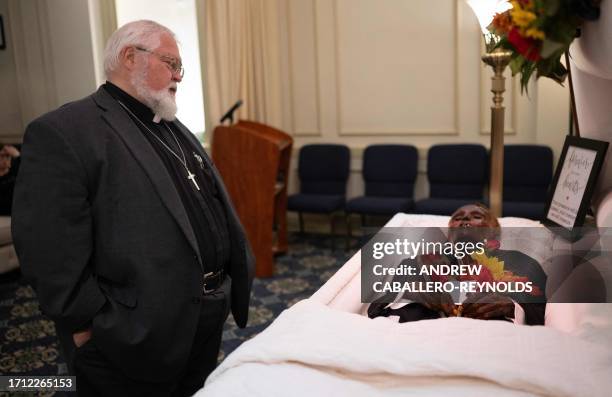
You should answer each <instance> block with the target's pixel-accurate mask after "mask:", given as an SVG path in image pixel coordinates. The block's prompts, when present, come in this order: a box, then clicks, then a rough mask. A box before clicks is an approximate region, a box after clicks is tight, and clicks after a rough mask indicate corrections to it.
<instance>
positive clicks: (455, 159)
mask: <svg viewBox="0 0 612 397" xmlns="http://www.w3.org/2000/svg"><path fill="white" fill-rule="evenodd" d="M487 159H488V156H487V150H486V149H485V147H484V146H482V145H474V144H461V145H434V146H432V147H431V148H430V149H429V152H428V153H427V179H428V181H429V198H426V199H423V200H419V201H417V202H416V204H415V212H416V213H419V214H435V215H451V214H452V213H453V212H454V211H455V210H456V209H457V208H459V207H461V206H463V205H466V204H471V203H474V202H485V200H484V198H483V191H484V187H485V185H486V180H487V175H488V172H487V170H488V164H487Z"/></svg>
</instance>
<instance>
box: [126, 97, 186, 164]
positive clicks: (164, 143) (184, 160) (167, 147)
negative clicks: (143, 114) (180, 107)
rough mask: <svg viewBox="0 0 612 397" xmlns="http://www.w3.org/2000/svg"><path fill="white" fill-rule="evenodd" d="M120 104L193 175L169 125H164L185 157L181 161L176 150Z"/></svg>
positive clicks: (183, 154)
mask: <svg viewBox="0 0 612 397" xmlns="http://www.w3.org/2000/svg"><path fill="white" fill-rule="evenodd" d="M117 102H119V104H120V105H121V106H122V107H123V108H124V109H125V110H126V111H127V112H128V113H129V114H131V115H132V117H134V118H135V119H136V120H137V121H138V122H139V123H140V125H142V126H143V127H144V128H145V129H146V130H147V131H148V132H149V133H150V134H151V135H153V136H154V137H155V139H157V140H158V141H159V143H161V144H162V145H164V147H165V148H166V149H167V150H168V151H169V152H170V153H172V155H173V156H174V157H176V158H177V160H178V161H179V162H180V163H181V164H182V165H183V167H185V170H186V171H187V172H188V173H191V171H189V168H187V159H186V158H185V153H184V152H183V148H182V147H181V145H180V144H179V141H178V139H176V135H174V132H172V130H171V129H170V128H169V127H168V125H167V124H165V123H164V126H165V127H166V129H167V130H168V132H169V133H170V134H171V135H172V137H173V138H174V141H175V142H176V146H178V148H179V150H180V151H181V156H183V158H182V159H181V158H180V157H179V156H178V154H176V152H175V151H174V150H172V149H171V148H170V147H169V146H168V145H166V142H164V141H163V140H162V139H161V138H160V137H158V136H157V135H156V134H155V133H154V132H153V131H151V129H150V128H149V127H147V125H146V124H145V123H144V122H143V121H142V120H140V118H138V116H136V115H135V114H134V112H132V111H131V110H130V109H129V108H128V107H127V106H125V105H124V104H123V102H121V101H117Z"/></svg>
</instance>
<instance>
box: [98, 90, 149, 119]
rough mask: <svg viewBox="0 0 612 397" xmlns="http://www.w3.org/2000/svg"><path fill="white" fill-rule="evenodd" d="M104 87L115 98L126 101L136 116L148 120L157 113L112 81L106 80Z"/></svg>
mask: <svg viewBox="0 0 612 397" xmlns="http://www.w3.org/2000/svg"><path fill="white" fill-rule="evenodd" d="M103 87H104V89H105V90H106V91H107V92H108V93H109V94H111V96H112V97H113V98H115V99H116V100H118V101H121V102H122V103H124V104H125V105H126V106H127V107H128V108H129V109H130V110H131V111H132V112H133V113H134V114H135V115H136V116H138V118H139V119H141V120H145V121H147V122H152V121H153V117H155V114H154V113H153V111H152V110H151V109H150V108H149V107H148V106H147V105H145V104H144V103H142V102H140V101H139V100H138V99H136V98H134V97H133V96H131V95H130V94H128V93H127V92H125V91H123V90H122V89H121V88H119V87H117V86H116V85H115V84H113V83H111V82H110V81H106V83H104V85H103Z"/></svg>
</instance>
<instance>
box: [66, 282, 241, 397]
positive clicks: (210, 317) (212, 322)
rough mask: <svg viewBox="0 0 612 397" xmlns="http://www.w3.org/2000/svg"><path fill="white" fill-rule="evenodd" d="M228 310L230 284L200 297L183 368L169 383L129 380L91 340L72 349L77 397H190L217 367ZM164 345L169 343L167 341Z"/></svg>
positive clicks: (224, 283) (224, 284) (225, 284)
mask: <svg viewBox="0 0 612 397" xmlns="http://www.w3.org/2000/svg"><path fill="white" fill-rule="evenodd" d="M229 309H230V281H229V279H226V280H225V281H224V282H223V285H222V286H221V287H220V288H219V289H218V290H217V291H215V292H214V293H212V294H209V295H205V296H203V297H202V308H201V311H200V319H199V322H198V328H197V330H196V334H195V337H194V341H193V346H192V348H191V353H190V355H189V359H188V360H187V364H186V366H185V368H184V369H183V370H182V371H181V373H180V375H179V377H178V378H177V379H173V380H172V381H169V382H163V383H156V382H142V381H137V380H133V379H131V378H130V377H129V374H128V375H126V374H124V373H122V372H121V371H119V369H117V368H115V367H113V366H112V365H111V364H110V362H109V361H108V360H107V359H106V358H105V357H104V355H103V354H102V353H101V352H100V351H99V349H98V348H97V347H96V343H95V341H94V340H90V341H88V342H86V343H85V344H84V345H83V346H81V347H80V348H78V349H76V351H75V353H74V358H73V367H74V372H75V375H76V384H77V391H78V395H79V396H87V397H89V396H113V397H115V396H130V397H131V396H151V397H154V396H159V397H162V396H191V395H192V394H194V393H195V392H196V391H198V390H199V389H200V388H202V386H203V385H204V381H205V380H206V378H207V377H208V375H210V373H211V372H212V371H213V370H214V369H215V367H216V366H217V357H218V355H219V348H220V346H221V336H222V333H223V323H224V322H225V319H226V318H227V316H228V314H229ZM168 343H171V341H170V340H169V341H168Z"/></svg>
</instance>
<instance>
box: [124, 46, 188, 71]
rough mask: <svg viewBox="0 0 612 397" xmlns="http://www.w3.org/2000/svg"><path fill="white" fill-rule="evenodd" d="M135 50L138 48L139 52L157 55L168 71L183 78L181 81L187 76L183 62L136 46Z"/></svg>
mask: <svg viewBox="0 0 612 397" xmlns="http://www.w3.org/2000/svg"><path fill="white" fill-rule="evenodd" d="M134 48H136V49H137V50H139V51H143V52H147V53H149V54H152V55H155V56H156V57H157V58H159V60H160V61H162V62H163V63H165V64H166V66H168V69H170V71H171V72H172V73H177V74H178V75H179V76H180V77H181V79H182V78H183V76H184V75H185V68H184V67H183V64H182V63H181V61H179V60H178V59H176V58H174V57H171V56H168V55H163V54H160V53H159V52H155V51H151V50H149V49H146V48H144V47H137V46H135V47H134Z"/></svg>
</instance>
